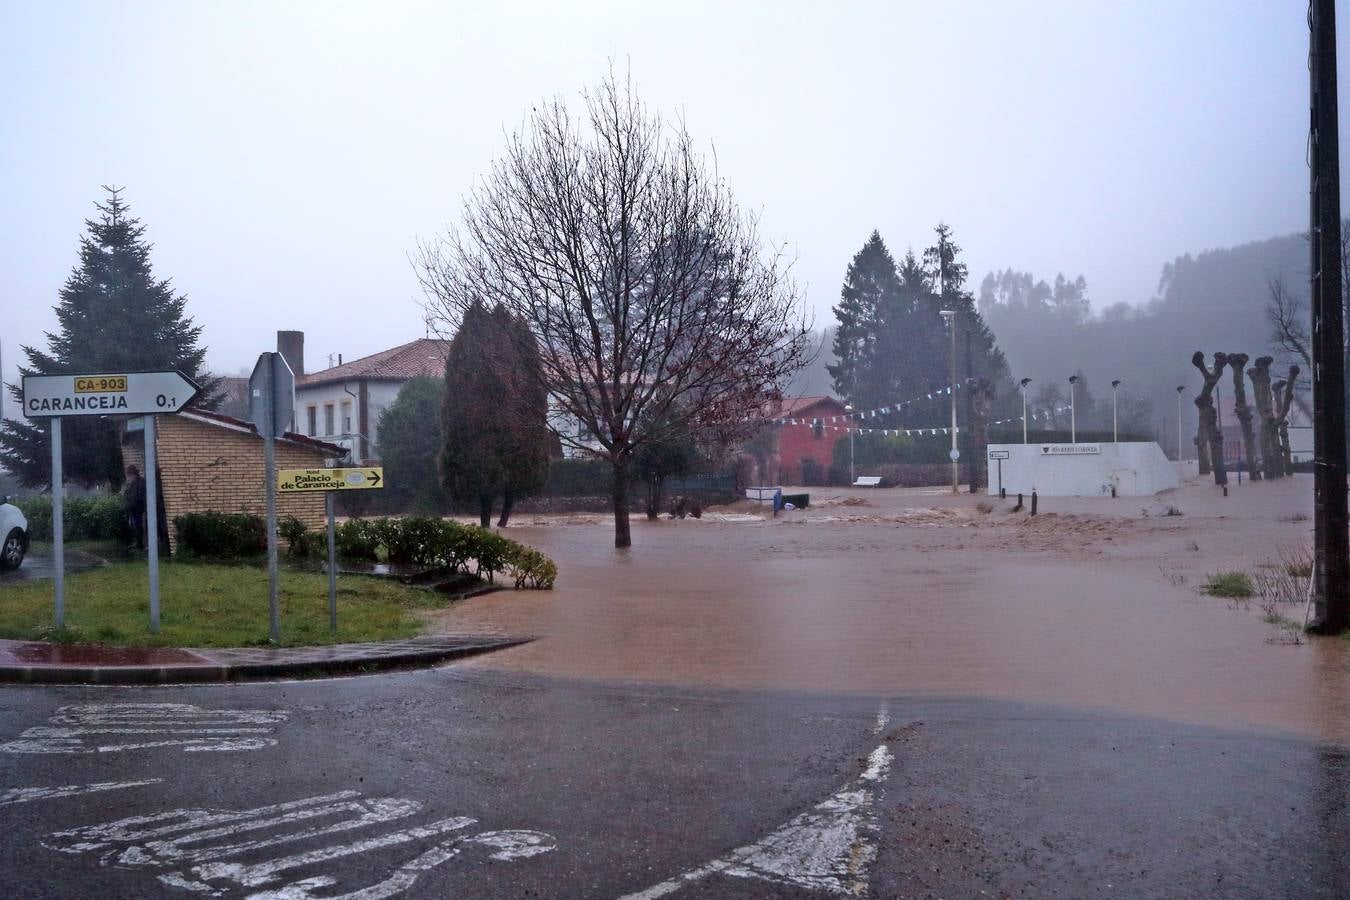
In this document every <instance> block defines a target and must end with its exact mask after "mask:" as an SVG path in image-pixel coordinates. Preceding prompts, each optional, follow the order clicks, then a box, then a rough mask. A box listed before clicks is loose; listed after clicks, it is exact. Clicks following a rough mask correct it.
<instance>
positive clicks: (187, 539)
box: [174, 513, 558, 590]
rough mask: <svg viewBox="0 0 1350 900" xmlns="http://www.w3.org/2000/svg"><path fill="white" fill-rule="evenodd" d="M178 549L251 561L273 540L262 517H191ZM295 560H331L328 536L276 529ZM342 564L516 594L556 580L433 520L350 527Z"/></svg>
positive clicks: (296, 524) (547, 568) (299, 528)
mask: <svg viewBox="0 0 1350 900" xmlns="http://www.w3.org/2000/svg"><path fill="white" fill-rule="evenodd" d="M174 527H175V528H176V529H177V530H178V541H179V547H180V548H182V549H183V550H184V551H185V552H187V553H190V554H192V555H193V556H208V557H233V556H253V555H256V554H258V553H262V552H263V551H264V550H266V549H267V532H266V528H265V526H264V525H263V520H262V519H261V518H260V517H258V516H250V515H243V514H235V515H231V514H226V513H193V514H191V515H186V516H179V517H178V518H176V519H174ZM277 533H278V536H279V537H280V538H281V540H283V541H285V542H286V545H287V552H288V553H289V554H290V555H291V556H292V557H297V558H303V557H321V556H323V555H324V554H325V553H326V552H327V538H326V536H325V532H323V531H310V530H308V529H307V528H306V527H305V524H304V523H303V522H301V521H300V520H299V519H296V518H295V517H294V516H287V517H286V518H285V519H283V520H282V521H281V522H279V523H278V524H277ZM334 543H335V544H336V548H337V553H338V557H339V558H340V559H344V560H364V561H368V562H374V561H376V560H378V559H380V558H381V557H383V558H384V559H387V560H388V561H389V562H391V563H400V564H404V565H413V566H425V567H428V568H443V569H450V570H452V571H456V572H464V573H468V574H474V575H478V576H479V577H486V578H487V579H488V580H489V581H492V580H494V579H495V576H496V575H497V574H498V573H500V572H505V573H507V574H508V575H510V576H511V578H512V579H513V580H514V581H515V585H516V587H518V588H533V589H539V590H548V589H549V588H552V587H553V583H554V581H555V580H556V579H557V577H558V567H557V565H555V564H554V562H553V560H551V559H549V558H548V557H547V556H545V555H544V554H542V553H540V552H539V551H538V550H535V549H533V548H531V547H526V546H525V545H524V544H519V543H517V542H516V541H513V540H510V539H508V538H505V537H502V536H501V535H500V534H497V533H495V532H492V531H487V530H484V529H482V528H478V527H476V526H473V525H461V524H460V523H459V522H450V521H447V520H445V519H438V518H435V517H431V516H407V517H405V518H399V519H389V518H380V519H348V520H347V521H346V522H343V523H342V524H341V525H339V526H337V529H336V531H335V533H334Z"/></svg>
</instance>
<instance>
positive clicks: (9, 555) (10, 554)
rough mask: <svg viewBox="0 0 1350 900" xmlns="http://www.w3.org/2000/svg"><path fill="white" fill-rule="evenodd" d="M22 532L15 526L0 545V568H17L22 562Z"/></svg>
mask: <svg viewBox="0 0 1350 900" xmlns="http://www.w3.org/2000/svg"><path fill="white" fill-rule="evenodd" d="M23 552H24V546H23V532H22V531H20V530H19V529H17V528H15V529H14V530H13V531H11V532H10V533H9V534H8V535H7V536H6V537H5V544H4V546H3V547H0V569H17V568H18V567H19V566H20V564H22V563H23Z"/></svg>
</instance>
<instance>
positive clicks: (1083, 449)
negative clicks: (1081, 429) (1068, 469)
mask: <svg viewBox="0 0 1350 900" xmlns="http://www.w3.org/2000/svg"><path fill="white" fill-rule="evenodd" d="M1101 452H1102V445H1101V444H1041V456H1095V455H1098V454H1100V453H1101Z"/></svg>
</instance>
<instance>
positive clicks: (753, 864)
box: [620, 744, 894, 900]
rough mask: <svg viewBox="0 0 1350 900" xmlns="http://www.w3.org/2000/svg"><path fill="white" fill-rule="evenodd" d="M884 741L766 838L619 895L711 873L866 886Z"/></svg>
mask: <svg viewBox="0 0 1350 900" xmlns="http://www.w3.org/2000/svg"><path fill="white" fill-rule="evenodd" d="M893 758H894V757H893V756H892V755H891V751H890V748H888V747H887V746H886V745H885V744H882V745H880V746H879V747H877V748H876V749H875V750H873V751H872V753H871V755H870V756H869V757H868V765H867V769H866V771H864V772H863V773H862V775H860V776H859V777H858V779H857V780H856V781H854V782H851V783H850V784H847V785H845V786H844V787H843V788H841V789H840V790H839V791H838V792H837V793H836V794H834V796H832V797H830V798H829V799H828V800H826V801H825V802H823V803H820V804H818V805H817V806H816V807H815V808H813V809H811V810H809V811H808V812H804V813H802V814H801V815H799V816H797V817H796V818H794V819H792V820H790V821H789V822H787V823H786V824H785V825H783V826H782V827H781V828H779V829H778V830H777V831H775V832H773V833H772V834H770V835H768V836H767V837H765V838H763V839H761V840H759V841H756V842H755V843H753V844H749V845H747V846H745V847H740V848H738V849H736V850H732V851H731V852H730V853H728V854H727V855H726V856H723V857H721V858H719V859H716V860H713V861H712V862H710V863H707V864H705V865H702V866H699V867H698V868H697V869H693V870H691V871H689V872H685V873H684V874H682V875H677V876H676V877H674V878H671V879H669V880H667V881H663V882H661V883H660V884H655V885H652V886H651V887H649V888H647V889H646V890H642V891H638V892H637V893H635V894H628V895H626V896H624V897H621V898H620V900H655V898H657V897H664V896H666V895H667V894H673V893H675V892H676V891H678V890H680V889H682V888H685V887H687V886H689V885H691V884H693V883H694V882H696V881H701V880H702V879H704V878H707V877H708V876H710V875H729V876H733V877H736V878H754V879H759V880H762V881H769V882H774V883H777V884H786V885H791V886H793V887H798V888H805V889H807V890H816V891H826V892H828V893H831V894H861V893H864V892H865V891H866V890H867V867H868V866H869V865H870V864H871V863H872V861H873V860H874V859H875V858H876V854H877V850H876V844H875V843H874V842H873V840H872V835H873V833H874V832H875V831H876V825H875V813H874V812H873V810H872V805H873V791H874V788H875V786H876V785H877V784H880V783H881V782H882V781H884V780H885V778H886V775H887V773H888V772H889V771H890V767H891V762H892V760H893Z"/></svg>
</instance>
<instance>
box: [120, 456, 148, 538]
mask: <svg viewBox="0 0 1350 900" xmlns="http://www.w3.org/2000/svg"><path fill="white" fill-rule="evenodd" d="M122 511H123V512H124V513H125V514H126V517H127V525H128V527H130V528H131V536H132V540H133V541H134V542H135V544H136V549H137V550H144V549H145V479H144V478H142V477H141V470H140V469H138V468H136V467H135V466H127V483H126V484H125V485H124V486H123V487H122Z"/></svg>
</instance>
